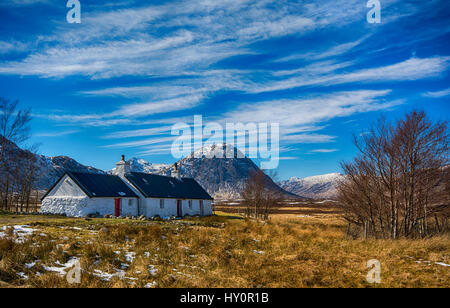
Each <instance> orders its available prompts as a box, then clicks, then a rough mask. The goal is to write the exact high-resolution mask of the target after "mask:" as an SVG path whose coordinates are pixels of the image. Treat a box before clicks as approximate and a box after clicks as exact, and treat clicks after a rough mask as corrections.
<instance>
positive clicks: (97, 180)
mask: <svg viewBox="0 0 450 308" xmlns="http://www.w3.org/2000/svg"><path fill="white" fill-rule="evenodd" d="M66 174H67V175H68V176H69V177H70V178H71V179H72V180H73V181H74V182H75V183H77V185H78V186H79V187H80V188H81V190H83V191H84V192H85V193H86V195H88V196H89V197H90V198H105V197H110V198H138V196H137V195H136V194H135V193H134V192H133V191H132V190H131V188H130V187H128V186H127V184H125V182H124V181H123V180H122V179H120V177H118V176H116V175H110V174H97V173H81V172H67V173H65V174H64V175H66ZM64 175H63V176H62V177H61V178H60V179H59V180H58V181H57V182H56V183H55V185H53V187H52V188H50V189H49V190H48V192H47V193H46V194H45V195H44V197H42V199H44V198H45V197H46V196H47V194H48V193H49V192H50V191H52V190H53V188H54V187H55V186H56V185H57V184H58V183H59V182H60V180H61V179H62V178H63V177H64Z"/></svg>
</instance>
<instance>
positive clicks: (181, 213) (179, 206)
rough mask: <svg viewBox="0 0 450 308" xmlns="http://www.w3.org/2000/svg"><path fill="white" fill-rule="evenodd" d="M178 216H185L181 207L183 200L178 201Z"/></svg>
mask: <svg viewBox="0 0 450 308" xmlns="http://www.w3.org/2000/svg"><path fill="white" fill-rule="evenodd" d="M177 216H178V217H182V216H183V208H182V207H181V200H177Z"/></svg>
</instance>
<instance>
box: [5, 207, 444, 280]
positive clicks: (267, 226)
mask: <svg viewBox="0 0 450 308" xmlns="http://www.w3.org/2000/svg"><path fill="white" fill-rule="evenodd" d="M16 220H17V221H18V222H19V223H20V224H28V225H29V226H30V227H32V228H34V229H37V230H38V231H35V232H34V233H33V234H32V235H29V236H27V237H26V241H24V242H20V241H17V235H16V234H14V232H13V231H12V229H8V230H6V231H5V233H6V236H5V237H4V238H2V239H0V281H1V282H2V285H4V286H26V287H70V288H72V287H74V288H77V287H102V288H110V287H127V288H133V287H144V286H156V287H202V288H203V287H269V288H270V287H450V272H449V270H450V268H449V267H445V266H441V265H438V264H436V263H435V262H442V263H446V264H449V263H450V237H449V236H448V235H445V236H441V237H436V238H432V239H423V240H406V239H400V240H397V241H390V240H367V241H363V240H347V239H346V238H345V231H346V226H345V224H344V223H343V222H342V221H341V220H340V218H339V216H336V215H334V216H333V215H328V216H324V215H322V216H315V217H298V216H295V215H276V216H274V217H273V219H272V220H271V221H269V222H260V221H254V220H249V219H243V218H242V217H238V216H236V215H229V214H228V215H223V216H222V215H219V216H212V217H205V218H188V219H184V220H180V221H158V222H154V221H152V222H148V221H145V222H140V221H125V220H108V219H91V220H84V219H71V218H62V217H54V218H49V217H42V219H41V220H39V216H30V217H29V220H27V216H21V217H19V218H14V219H11V217H7V215H3V216H2V215H0V226H4V225H12V224H15V223H13V222H12V221H14V222H15V221H16ZM73 258H78V260H79V261H80V264H81V268H82V276H81V283H80V284H69V283H68V282H67V280H66V278H65V277H64V276H61V275H59V274H58V273H55V272H50V271H48V270H46V267H47V268H48V267H51V266H56V267H58V266H60V265H61V264H65V263H66V262H68V261H69V260H71V259H73ZM370 259H378V260H379V261H380V262H381V266H382V268H381V273H382V274H381V277H382V283H381V284H379V285H372V284H369V283H367V282H366V279H365V278H366V274H367V272H368V269H366V262H367V261H368V260H370ZM417 261H420V263H417ZM425 261H426V263H424V262H425ZM32 263H35V264H34V265H33V266H30V264H32ZM19 273H23V274H22V277H21V276H20V275H19ZM23 275H25V276H27V277H28V279H25V278H23ZM108 275H109V276H108Z"/></svg>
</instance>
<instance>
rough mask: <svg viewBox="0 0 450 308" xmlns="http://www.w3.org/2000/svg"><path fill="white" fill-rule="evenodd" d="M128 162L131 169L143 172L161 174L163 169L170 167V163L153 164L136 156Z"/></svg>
mask: <svg viewBox="0 0 450 308" xmlns="http://www.w3.org/2000/svg"><path fill="white" fill-rule="evenodd" d="M127 162H128V163H129V164H130V166H131V171H133V172H143V173H153V174H160V173H161V171H162V170H164V169H167V168H169V167H170V166H171V165H170V164H153V163H150V162H148V161H146V160H144V159H139V158H136V157H133V158H130V159H128V160H127ZM115 169H116V168H113V169H112V170H111V171H109V172H110V173H112V172H113V171H114V170H115Z"/></svg>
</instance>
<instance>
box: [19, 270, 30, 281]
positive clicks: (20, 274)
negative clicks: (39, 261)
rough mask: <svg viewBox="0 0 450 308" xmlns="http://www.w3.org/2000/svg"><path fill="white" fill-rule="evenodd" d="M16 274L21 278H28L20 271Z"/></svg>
mask: <svg viewBox="0 0 450 308" xmlns="http://www.w3.org/2000/svg"><path fill="white" fill-rule="evenodd" d="M17 276H19V277H20V278H22V279H25V280H28V276H27V275H25V273H22V272H20V273H17Z"/></svg>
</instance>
